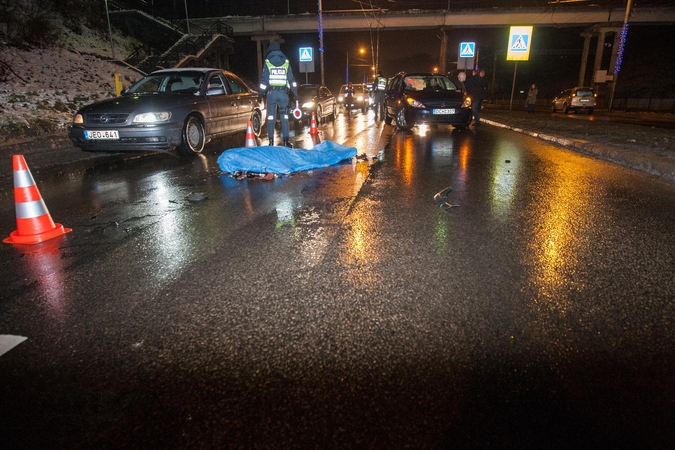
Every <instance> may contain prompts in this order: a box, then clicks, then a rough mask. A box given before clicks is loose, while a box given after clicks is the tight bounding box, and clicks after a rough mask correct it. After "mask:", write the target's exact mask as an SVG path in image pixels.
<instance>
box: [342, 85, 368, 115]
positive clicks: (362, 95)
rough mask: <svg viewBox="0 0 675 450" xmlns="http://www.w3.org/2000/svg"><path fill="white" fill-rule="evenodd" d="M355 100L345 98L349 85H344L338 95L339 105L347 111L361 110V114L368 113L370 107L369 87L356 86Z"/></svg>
mask: <svg viewBox="0 0 675 450" xmlns="http://www.w3.org/2000/svg"><path fill="white" fill-rule="evenodd" d="M352 87H353V88H354V98H349V97H348V96H345V92H346V91H347V85H346V84H343V85H342V87H341V88H340V92H339V93H338V99H337V101H338V105H339V106H341V107H342V108H344V109H345V111H346V110H347V108H349V109H360V110H361V112H364V113H365V112H366V111H367V110H368V107H369V106H370V94H369V92H368V86H367V85H365V84H354V83H352Z"/></svg>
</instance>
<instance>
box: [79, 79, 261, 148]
mask: <svg viewBox="0 0 675 450" xmlns="http://www.w3.org/2000/svg"><path fill="white" fill-rule="evenodd" d="M263 117H265V112H264V111H263V110H262V109H261V107H260V105H259V104H258V93H257V92H256V91H254V90H252V89H250V88H249V87H248V86H247V85H246V84H245V83H244V82H243V81H242V80H241V78H239V77H238V76H236V75H235V74H233V73H231V72H227V71H224V70H220V69H207V68H185V69H164V70H158V71H155V72H152V73H151V74H149V75H148V76H146V77H144V78H143V79H141V80H140V81H138V82H137V83H135V84H134V85H133V86H131V87H130V88H129V89H127V90H126V91H124V92H123V93H122V95H121V96H119V97H115V98H111V99H107V100H102V101H99V102H96V103H93V104H90V105H87V106H85V107H83V108H81V109H80V110H79V111H77V113H76V114H75V117H74V119H73V123H72V125H71V126H70V127H68V136H69V137H70V139H71V140H72V141H73V144H74V145H75V146H76V147H79V148H81V149H82V150H85V151H91V152H123V151H147V150H150V151H152V150H157V151H161V150H166V149H172V148H177V149H178V152H179V153H181V154H184V155H193V154H197V153H200V152H201V151H202V150H203V149H204V145H205V144H206V143H207V142H209V141H210V140H211V139H213V138H215V137H218V136H221V135H225V134H228V133H234V132H238V131H245V130H246V127H247V123H248V121H249V120H250V121H251V124H252V128H253V132H254V133H255V134H256V135H260V132H261V128H262V125H263V119H262V118H263Z"/></svg>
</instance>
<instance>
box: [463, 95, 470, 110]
mask: <svg viewBox="0 0 675 450" xmlns="http://www.w3.org/2000/svg"><path fill="white" fill-rule="evenodd" d="M462 108H471V97H465V98H464V103H463V104H462Z"/></svg>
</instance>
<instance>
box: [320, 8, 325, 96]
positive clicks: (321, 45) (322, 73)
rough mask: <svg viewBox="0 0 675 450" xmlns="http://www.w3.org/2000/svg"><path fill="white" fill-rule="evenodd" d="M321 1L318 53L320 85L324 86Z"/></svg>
mask: <svg viewBox="0 0 675 450" xmlns="http://www.w3.org/2000/svg"><path fill="white" fill-rule="evenodd" d="M321 2H322V0H319V53H320V54H321V85H322V86H325V85H326V81H325V79H324V72H323V7H322V5H321Z"/></svg>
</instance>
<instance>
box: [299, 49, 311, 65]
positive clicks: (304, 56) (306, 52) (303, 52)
mask: <svg viewBox="0 0 675 450" xmlns="http://www.w3.org/2000/svg"><path fill="white" fill-rule="evenodd" d="M312 50H314V49H313V48H312V47H300V61H301V62H308V61H313V58H312Z"/></svg>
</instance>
